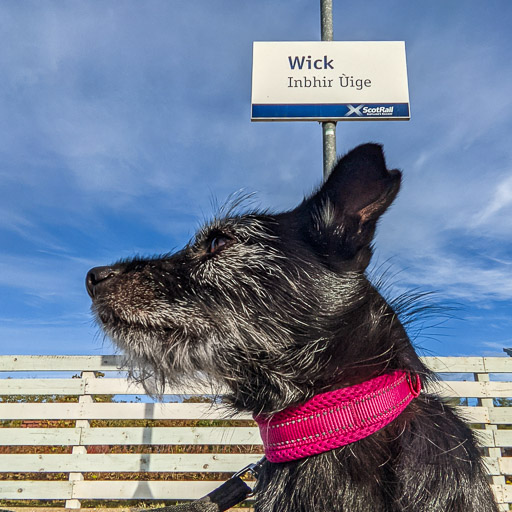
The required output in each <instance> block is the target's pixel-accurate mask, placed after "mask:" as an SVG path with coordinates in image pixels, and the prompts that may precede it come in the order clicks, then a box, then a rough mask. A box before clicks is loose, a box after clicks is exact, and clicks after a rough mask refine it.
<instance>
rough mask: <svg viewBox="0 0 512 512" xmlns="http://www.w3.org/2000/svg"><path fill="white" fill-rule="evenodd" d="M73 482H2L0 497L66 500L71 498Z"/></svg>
mask: <svg viewBox="0 0 512 512" xmlns="http://www.w3.org/2000/svg"><path fill="white" fill-rule="evenodd" d="M72 489H73V482H68V481H60V482H46V481H34V480H16V481H13V480H2V481H1V482H0V495H1V498H2V499H5V500H51V499H54V500H59V499H60V500H66V499H70V498H71V492H72Z"/></svg>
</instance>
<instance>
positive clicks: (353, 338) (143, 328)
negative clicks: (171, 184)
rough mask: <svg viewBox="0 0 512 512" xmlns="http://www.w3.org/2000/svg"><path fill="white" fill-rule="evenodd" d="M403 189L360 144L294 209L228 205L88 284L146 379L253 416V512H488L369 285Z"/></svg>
mask: <svg viewBox="0 0 512 512" xmlns="http://www.w3.org/2000/svg"><path fill="white" fill-rule="evenodd" d="M400 181H401V173H400V172H399V171H397V170H392V171H388V170H387V169H386V164H385V161H384V156H383V153H382V149H381V147H380V146H378V145H375V144H366V145H363V146H360V147H358V148H356V149H354V150H353V151H351V152H350V153H348V154H347V155H346V156H345V157H343V158H342V159H341V160H340V161H339V162H338V164H337V165H336V167H335V168H334V170H333V171H332V174H331V175H330V177H329V178H328V180H327V181H326V182H325V184H324V185H323V186H322V187H321V188H320V189H319V190H318V191H317V192H316V193H314V194H313V195H311V196H310V197H309V198H307V199H305V200H304V201H303V202H302V203H301V204H300V205H299V206H297V207H296V208H295V209H294V210H291V211H287V212H283V213H270V212H258V211H252V212H246V213H243V214H242V213H239V212H238V211H237V208H234V209H231V210H230V211H227V212H224V213H225V214H224V215H223V216H222V217H219V218H216V219H214V220H213V222H212V223H211V224H209V225H207V226H206V227H204V228H203V229H201V230H200V231H199V232H198V233H197V235H196V237H195V240H194V241H192V242H191V243H190V244H189V245H187V246H186V247H185V248H184V249H182V250H181V251H179V252H177V253H175V254H172V255H164V256H162V257H158V258H148V259H142V258H135V259H132V260H129V261H121V262H119V263H116V264H114V265H112V266H108V267H97V268H94V269H92V270H91V271H90V272H89V274H88V276H87V289H88V291H89V294H90V295H91V297H92V299H93V311H94V313H95V315H96V317H97V320H98V322H99V324H100V325H101V327H102V328H103V330H104V332H105V333H106V334H107V335H108V336H109V337H110V338H111V339H112V340H113V341H114V342H115V343H116V344H117V345H118V346H119V347H120V348H121V349H123V350H124V351H126V353H127V354H128V355H129V357H130V358H131V360H132V361H133V364H134V366H135V367H137V368H138V369H139V374H140V375H142V377H143V378H144V377H151V378H153V379H155V378H156V379H157V380H158V381H160V382H163V383H170V384H173V383H177V382H183V381H184V380H186V379H187V378H188V379H190V378H195V379H206V380H207V381H208V382H210V383H215V384H218V385H219V386H221V387H222V388H226V387H227V388H228V389H229V394H228V396H227V397H226V399H227V400H228V401H229V403H230V404H231V405H232V406H233V407H234V408H235V409H237V410H240V411H250V412H252V413H253V414H254V416H255V418H256V420H257V421H258V423H259V425H260V428H261V432H262V437H263V439H264V441H265V451H266V454H267V459H268V460H267V462H265V464H264V465H263V468H262V470H261V474H260V476H259V479H258V484H257V489H256V510H258V511H259V512H271V511H272V512H277V511H282V512H292V511H293V512H300V511H308V512H312V511H315V512H333V511H344V512H369V511H372V512H373V511H375V512H377V511H379V512H401V511H411V512H412V511H414V512H491V511H494V512H496V511H497V510H498V509H497V506H496V504H495V502H494V498H493V495H492V492H491V489H490V487H489V485H488V483H487V481H486V476H485V474H484V471H483V469H482V466H481V457H480V454H479V450H478V448H477V447H476V445H475V442H474V439H473V435H472V432H471V430H470V428H469V427H468V426H466V424H465V423H464V422H463V421H461V420H460V419H459V418H458V417H457V416H456V415H455V413H454V412H453V410H452V409H451V408H450V407H449V406H448V405H446V404H444V403H443V402H442V401H441V400H440V399H439V398H438V397H436V396H433V395H431V394H428V393H425V392H422V393H421V394H420V393H419V389H420V386H421V382H423V383H424V384H425V383H426V382H428V381H429V379H431V378H432V376H431V373H430V372H429V370H428V369H427V368H425V366H424V365H423V364H422V362H421V361H420V359H419V358H418V356H417V355H416V353H415V351H414V349H413V347H412V345H411V342H410V340H409V338H408V335H407V333H406V332H405V329H404V327H403V325H402V323H401V322H400V320H399V318H398V316H397V311H396V310H395V309H394V308H393V307H392V306H391V305H390V304H388V303H387V302H386V301H385V300H384V299H383V297H382V296H381V294H379V292H378V291H377V290H376V288H375V287H374V286H373V285H372V284H370V282H369V281H368V279H367V277H366V275H365V271H366V268H367V266H368V264H369V261H370V258H371V255H372V239H373V235H374V232H375V228H376V224H377V221H378V220H379V218H380V216H381V215H382V214H383V213H384V212H385V211H386V209H387V208H388V207H389V205H390V204H391V203H392V201H393V199H394V198H395V196H396V195H397V193H398V190H399V188H400Z"/></svg>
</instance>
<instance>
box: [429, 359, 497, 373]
mask: <svg viewBox="0 0 512 512" xmlns="http://www.w3.org/2000/svg"><path fill="white" fill-rule="evenodd" d="M421 359H422V361H423V362H424V363H425V364H426V365H427V366H428V367H429V368H430V369H431V370H432V371H434V372H440V373H482V372H485V365H484V358H483V357H422V358H421ZM503 359H505V358H503Z"/></svg>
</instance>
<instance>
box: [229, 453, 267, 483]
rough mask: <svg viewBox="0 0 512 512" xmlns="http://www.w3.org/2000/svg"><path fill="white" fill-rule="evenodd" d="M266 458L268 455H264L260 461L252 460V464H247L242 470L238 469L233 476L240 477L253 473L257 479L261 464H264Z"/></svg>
mask: <svg viewBox="0 0 512 512" xmlns="http://www.w3.org/2000/svg"><path fill="white" fill-rule="evenodd" d="M265 460H266V457H262V458H261V459H260V460H259V461H258V462H252V463H251V464H247V466H245V468H242V469H241V470H240V471H237V472H236V473H235V474H234V475H233V476H232V477H231V478H240V477H242V476H244V475H245V474H246V473H251V475H252V476H253V477H254V478H256V480H257V479H258V475H259V473H260V470H261V466H263V463H264V462H265Z"/></svg>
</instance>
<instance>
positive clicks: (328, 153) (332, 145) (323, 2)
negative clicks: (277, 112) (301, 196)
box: [320, 0, 336, 181]
mask: <svg viewBox="0 0 512 512" xmlns="http://www.w3.org/2000/svg"><path fill="white" fill-rule="evenodd" d="M320 26H321V34H322V41H332V40H333V38H334V33H333V23H332V0H320ZM322 143H323V163H324V174H323V175H324V181H325V180H326V179H327V178H328V177H329V174H330V173H331V171H332V169H333V168H334V165H335V164H336V123H335V122H334V121H325V122H323V123H322Z"/></svg>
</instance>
